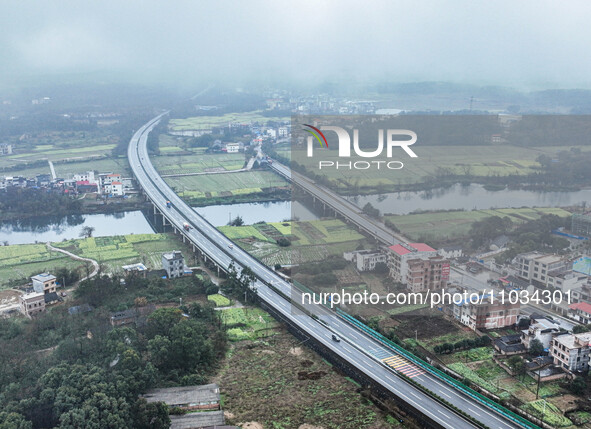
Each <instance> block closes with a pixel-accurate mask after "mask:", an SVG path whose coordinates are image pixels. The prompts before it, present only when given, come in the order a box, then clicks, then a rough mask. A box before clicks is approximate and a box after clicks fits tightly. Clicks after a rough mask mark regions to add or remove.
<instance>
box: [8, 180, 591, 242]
mask: <svg viewBox="0 0 591 429" xmlns="http://www.w3.org/2000/svg"><path fill="white" fill-rule="evenodd" d="M349 199H350V200H351V201H353V202H355V203H356V204H357V205H359V206H360V207H363V206H364V205H365V204H366V203H368V202H369V203H371V204H372V205H373V206H374V207H376V208H377V209H379V210H380V212H382V213H393V214H407V213H411V212H413V211H415V210H452V209H463V210H472V209H489V208H501V207H524V206H525V207H550V206H552V207H561V206H570V205H575V204H581V203H583V202H587V201H591V189H585V190H581V191H575V192H533V191H520V190H514V191H513V190H503V191H487V190H486V189H484V187H483V186H482V185H476V184H472V185H469V186H461V185H455V186H452V187H449V188H446V189H436V190H432V191H423V192H395V193H389V194H381V195H367V196H358V197H349ZM292 209H293V210H292ZM194 210H195V211H197V212H198V213H199V214H201V215H202V216H203V217H205V218H206V219H207V220H208V221H209V222H211V223H212V224H213V225H215V226H222V225H226V224H227V223H228V221H229V220H230V219H232V218H235V217H236V216H241V217H242V220H243V221H244V223H245V224H246V225H250V224H253V223H255V222H259V221H267V222H281V221H282V220H285V219H291V218H292V216H293V213H295V214H297V218H298V219H299V220H313V219H317V218H318V216H317V215H316V214H315V213H314V212H313V211H311V209H310V208H308V207H306V206H304V205H302V204H301V203H300V202H294V203H293V206H292V203H291V202H290V201H273V202H263V203H258V202H257V203H240V204H227V205H223V204H219V205H214V206H208V207H196V208H194ZM84 226H92V227H94V228H95V231H94V234H93V235H94V236H96V237H99V236H108V235H123V234H141V233H152V232H154V230H153V228H152V226H151V225H150V223H149V222H148V221H147V220H146V218H145V217H144V214H143V213H142V212H141V211H131V212H123V213H114V214H92V215H73V216H64V217H51V216H38V217H32V218H27V219H22V220H18V221H10V222H2V223H0V244H1V243H3V242H8V244H24V243H34V242H36V241H37V242H41V243H44V242H46V241H54V242H55V241H62V240H64V239H71V238H78V237H79V234H80V231H81V229H82V227H84Z"/></svg>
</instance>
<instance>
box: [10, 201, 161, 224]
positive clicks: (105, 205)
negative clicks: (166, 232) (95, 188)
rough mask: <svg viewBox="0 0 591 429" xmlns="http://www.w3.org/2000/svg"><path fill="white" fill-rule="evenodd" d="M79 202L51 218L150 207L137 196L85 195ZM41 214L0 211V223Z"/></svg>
mask: <svg viewBox="0 0 591 429" xmlns="http://www.w3.org/2000/svg"><path fill="white" fill-rule="evenodd" d="M87 195H92V196H86V197H84V198H81V199H80V200H79V201H80V202H81V203H82V204H81V205H80V206H79V207H78V208H75V209H71V210H68V209H65V210H59V211H58V212H57V213H52V216H85V215H93V214H113V213H122V212H130V211H138V210H145V209H149V208H150V207H151V205H150V203H149V202H147V201H145V200H144V199H143V198H142V197H140V196H139V195H133V196H131V197H130V198H124V199H123V198H122V199H114V198H111V199H108V200H102V199H96V197H95V194H87ZM41 214H42V212H40V211H37V210H35V211H33V210H31V211H1V212H0V222H10V221H21V220H23V219H30V218H35V217H38V216H40V215H41Z"/></svg>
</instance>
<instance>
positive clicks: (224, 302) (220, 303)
mask: <svg viewBox="0 0 591 429" xmlns="http://www.w3.org/2000/svg"><path fill="white" fill-rule="evenodd" d="M207 300H208V301H211V302H213V303H214V304H215V306H216V307H228V306H230V305H232V301H230V300H229V299H228V298H226V297H225V296H224V295H220V294H219V293H216V294H215V295H208V296H207Z"/></svg>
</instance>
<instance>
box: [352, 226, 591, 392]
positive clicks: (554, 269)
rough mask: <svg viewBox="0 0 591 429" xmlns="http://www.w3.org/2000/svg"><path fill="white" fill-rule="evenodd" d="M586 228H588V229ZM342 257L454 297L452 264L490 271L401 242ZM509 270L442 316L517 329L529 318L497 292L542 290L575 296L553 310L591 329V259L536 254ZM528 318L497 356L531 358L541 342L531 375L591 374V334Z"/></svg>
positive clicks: (481, 327)
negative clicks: (476, 296)
mask: <svg viewBox="0 0 591 429" xmlns="http://www.w3.org/2000/svg"><path fill="white" fill-rule="evenodd" d="M576 221H577V222H578V223H579V224H580V225H578V230H577V231H578V232H579V233H581V232H584V233H585V234H588V233H589V231H591V228H590V226H591V219H590V221H589V222H586V219H584V220H581V219H580V218H577V219H576ZM583 221H585V223H584V222H583ZM583 228H589V230H585V231H582V230H583ZM505 245H506V243H501V244H499V246H497V247H498V249H502V248H503V247H504V246H505ZM496 251H497V249H494V250H493V252H495V253H496ZM343 256H344V258H345V259H346V260H348V261H350V262H352V263H353V264H354V265H355V267H356V268H357V270H358V271H360V272H363V271H371V270H375V269H376V267H377V266H378V264H383V265H382V266H384V265H385V266H386V267H387V272H388V275H389V276H390V277H391V278H392V279H393V280H394V281H396V282H398V283H400V284H403V285H405V286H406V288H407V290H408V291H409V292H419V293H421V292H423V293H424V292H427V291H438V290H441V289H442V288H446V292H450V293H454V292H462V291H463V288H462V287H460V286H459V285H457V284H450V283H449V274H450V261H452V260H456V261H460V260H461V262H464V263H466V269H467V270H468V271H471V272H473V273H474V272H477V271H479V270H480V269H482V268H488V267H487V266H486V263H485V262H484V261H483V260H480V259H479V258H475V259H474V258H472V259H473V260H472V261H470V260H469V259H468V258H466V257H464V256H463V254H462V250H461V248H445V249H440V250H439V251H438V250H436V249H434V248H432V247H430V246H429V245H427V244H425V243H401V244H396V245H394V246H390V247H384V248H381V249H376V250H358V251H354V252H347V253H345V254H344V255H343ZM503 268H504V271H506V272H505V273H504V275H503V276H502V277H500V278H498V279H497V280H494V281H491V282H490V283H489V285H486V290H487V291H489V292H488V293H487V294H483V295H482V296H481V297H479V299H478V300H470V299H466V300H460V301H454V302H451V303H448V304H447V305H443V306H441V308H440V310H442V311H443V312H444V313H445V314H448V315H449V316H450V317H453V318H454V319H455V320H457V321H458V322H459V323H461V324H463V325H465V326H468V327H470V328H471V329H473V330H475V331H485V330H492V329H502V328H513V327H515V326H517V325H521V324H520V321H521V320H522V319H523V318H526V317H525V316H522V315H521V314H520V312H521V305H520V302H519V300H517V301H516V302H515V301H513V302H511V300H507V299H506V300H504V302H502V301H501V300H500V299H498V295H497V296H493V297H491V296H489V295H490V290H491V287H493V288H494V290H495V293H497V292H500V291H502V290H504V291H511V290H525V289H527V290H528V291H530V293H533V291H535V290H536V289H538V290H549V291H551V292H552V293H559V294H561V296H563V297H566V296H568V298H569V302H566V300H564V299H563V301H562V303H557V302H552V304H551V305H550V306H549V307H550V308H551V309H552V310H554V311H555V312H557V313H559V314H561V315H562V316H564V317H567V318H569V319H571V320H573V321H575V322H578V323H580V324H585V325H587V324H590V323H591V258H588V257H585V256H583V257H578V258H575V259H573V258H572V256H571V257H569V256H567V255H557V254H550V253H543V252H537V251H534V252H527V253H522V254H519V255H517V256H516V257H515V258H514V259H513V261H512V262H511V264H510V265H508V266H506V267H503ZM499 272H500V271H499ZM507 273H509V274H507ZM480 298H482V299H480ZM495 298H496V299H495ZM527 318H529V319H530V321H529V322H528V324H525V326H527V328H526V329H523V330H521V332H520V333H519V334H515V335H506V336H503V337H500V338H497V339H496V340H495V342H494V348H495V350H496V352H497V353H498V355H501V356H509V355H519V354H525V353H527V352H528V351H529V350H530V346H531V344H532V342H533V340H534V339H535V340H538V341H539V342H540V343H541V344H542V346H543V350H544V351H543V353H542V354H541V355H540V356H538V357H536V358H534V359H531V360H530V361H529V362H527V363H526V369H527V371H529V372H530V374H532V376H534V377H537V378H539V379H540V380H541V381H547V380H553V379H556V378H560V377H565V376H572V375H577V374H584V373H587V372H588V370H589V365H590V360H591V332H583V333H573V332H572V323H571V324H568V323H565V322H564V321H563V320H561V319H560V318H554V320H553V319H552V318H550V317H548V316H544V315H538V314H533V315H531V316H528V317H527ZM528 325H529V326H528ZM575 332H576V331H575Z"/></svg>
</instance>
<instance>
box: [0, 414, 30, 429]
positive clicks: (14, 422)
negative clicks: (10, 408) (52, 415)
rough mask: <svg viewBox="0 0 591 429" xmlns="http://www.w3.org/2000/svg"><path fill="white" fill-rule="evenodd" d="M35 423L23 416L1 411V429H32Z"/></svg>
mask: <svg viewBox="0 0 591 429" xmlns="http://www.w3.org/2000/svg"><path fill="white" fill-rule="evenodd" d="M32 428H33V423H31V422H29V421H27V420H26V419H25V418H24V417H23V416H22V415H21V414H18V413H7V412H3V411H0V429H32Z"/></svg>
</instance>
